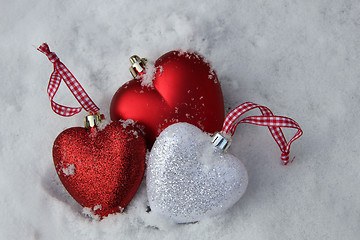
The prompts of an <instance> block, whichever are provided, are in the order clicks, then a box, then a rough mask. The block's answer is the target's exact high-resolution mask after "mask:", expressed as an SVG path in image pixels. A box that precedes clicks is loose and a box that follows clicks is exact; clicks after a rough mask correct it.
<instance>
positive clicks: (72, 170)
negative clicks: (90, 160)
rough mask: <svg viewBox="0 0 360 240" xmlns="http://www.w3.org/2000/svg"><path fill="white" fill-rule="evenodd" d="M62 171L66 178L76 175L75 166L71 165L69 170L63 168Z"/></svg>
mask: <svg viewBox="0 0 360 240" xmlns="http://www.w3.org/2000/svg"><path fill="white" fill-rule="evenodd" d="M62 171H63V173H64V174H65V175H66V176H73V175H74V174H75V165H74V164H70V165H69V166H68V167H67V168H63V169H62Z"/></svg>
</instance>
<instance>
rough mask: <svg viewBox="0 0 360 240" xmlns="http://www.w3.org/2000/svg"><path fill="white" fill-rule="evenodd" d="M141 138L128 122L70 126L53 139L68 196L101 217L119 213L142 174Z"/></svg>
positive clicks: (143, 150) (142, 153)
mask: <svg viewBox="0 0 360 240" xmlns="http://www.w3.org/2000/svg"><path fill="white" fill-rule="evenodd" d="M145 154H146V144H145V138H144V136H143V134H142V133H141V131H140V130H139V129H137V128H136V127H134V126H133V125H131V124H128V122H120V121H117V122H112V123H111V124H109V125H107V126H106V127H105V128H104V129H103V130H99V129H98V128H97V127H96V126H95V127H91V128H82V127H73V128H69V129H66V130H65V131H63V132H62V133H60V134H59V136H58V137H57V138H56V140H55V142H54V146H53V159H54V164H55V168H56V172H57V174H58V175H59V178H60V180H61V182H62V184H63V185H64V187H65V188H66V190H67V191H68V192H69V193H70V195H71V196H72V197H73V198H74V199H75V200H76V201H77V202H78V203H79V204H80V205H81V206H83V207H87V208H91V210H92V211H93V212H94V213H95V214H96V215H99V216H100V217H101V218H102V217H104V216H107V215H108V214H112V213H116V212H122V211H123V209H124V208H125V207H126V206H127V205H128V203H129V202H130V200H131V199H132V197H133V196H134V195H135V193H136V191H137V189H138V187H139V185H140V183H141V181H142V178H143V174H144V171H145Z"/></svg>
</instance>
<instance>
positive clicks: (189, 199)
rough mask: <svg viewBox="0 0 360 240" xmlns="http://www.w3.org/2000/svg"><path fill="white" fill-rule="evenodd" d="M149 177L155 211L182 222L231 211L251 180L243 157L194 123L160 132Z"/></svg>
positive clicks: (150, 193)
mask: <svg viewBox="0 0 360 240" xmlns="http://www.w3.org/2000/svg"><path fill="white" fill-rule="evenodd" d="M146 178H147V179H146V181H147V182H146V185H147V193H148V198H149V203H150V208H151V210H152V211H154V212H156V213H159V214H161V215H164V216H166V217H168V218H170V219H172V220H174V221H175V222H177V223H187V222H195V221H199V220H201V219H202V218H204V217H207V216H213V215H216V214H219V213H221V212H223V211H225V210H226V209H228V208H230V207H231V206H232V205H233V204H235V203H236V202H237V201H238V200H239V199H240V198H241V196H242V195H243V194H244V192H245V190H246V187H247V184H248V175H247V171H246V169H245V167H244V165H243V164H242V163H241V161H240V160H239V159H238V158H236V157H234V156H233V155H231V154H229V153H224V152H223V151H222V150H219V149H217V148H215V147H214V146H213V145H212V144H211V137H210V136H209V135H207V134H205V133H204V132H202V131H201V130H200V129H199V128H197V127H195V126H193V125H191V124H188V123H177V124H173V125H171V126H169V127H168V128H166V129H165V130H164V131H163V132H162V133H161V134H160V135H159V137H158V138H157V140H156V141H155V143H154V146H153V148H152V150H151V152H150V156H149V159H148V167H147V177H146Z"/></svg>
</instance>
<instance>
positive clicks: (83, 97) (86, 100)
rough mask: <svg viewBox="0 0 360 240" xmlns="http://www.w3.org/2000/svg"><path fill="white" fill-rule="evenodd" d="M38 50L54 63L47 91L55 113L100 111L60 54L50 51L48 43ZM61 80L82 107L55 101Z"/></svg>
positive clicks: (68, 114) (70, 113)
mask: <svg viewBox="0 0 360 240" xmlns="http://www.w3.org/2000/svg"><path fill="white" fill-rule="evenodd" d="M37 50H39V51H40V52H42V53H43V54H45V55H46V56H47V57H48V58H49V60H50V61H51V62H52V63H53V64H54V71H53V73H52V74H51V76H50V80H49V85H48V89H47V92H48V95H49V98H50V102H51V108H52V109H53V111H54V112H55V113H57V114H59V115H61V116H64V117H70V116H73V115H75V114H77V113H79V112H80V111H81V109H82V108H84V109H85V110H86V111H88V112H90V113H91V114H96V113H97V112H98V111H100V109H99V108H98V107H97V106H96V104H95V103H94V102H93V101H92V100H91V98H90V97H89V96H88V95H87V93H86V92H85V90H84V88H83V87H82V86H81V85H80V83H79V82H78V81H77V80H76V78H75V77H74V75H72V73H71V72H70V71H69V69H68V68H67V67H66V66H65V65H64V64H63V63H62V62H61V61H60V60H59V58H58V56H57V55H56V54H55V53H54V52H50V48H49V46H48V45H47V44H46V43H43V44H41V45H40V47H39V48H38V49H37ZM61 80H63V81H64V82H65V84H66V85H67V87H68V88H69V89H70V91H71V93H72V94H73V95H74V97H75V98H76V100H77V101H78V102H79V103H80V105H81V106H82V107H67V106H63V105H60V104H58V103H56V102H54V101H53V98H54V96H55V94H56V92H57V90H58V88H59V86H60V83H61Z"/></svg>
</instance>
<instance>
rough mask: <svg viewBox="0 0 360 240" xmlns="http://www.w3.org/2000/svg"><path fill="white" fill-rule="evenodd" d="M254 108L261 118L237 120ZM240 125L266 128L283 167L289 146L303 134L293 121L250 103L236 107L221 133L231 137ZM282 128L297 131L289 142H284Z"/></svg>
mask: <svg viewBox="0 0 360 240" xmlns="http://www.w3.org/2000/svg"><path fill="white" fill-rule="evenodd" d="M255 108H258V109H259V110H260V111H261V114H262V115H261V116H249V117H246V118H243V119H241V120H239V119H240V117H241V116H242V115H243V114H244V113H246V112H248V111H250V110H252V109H255ZM238 120H239V121H238ZM240 123H247V124H253V125H258V126H265V127H268V129H269V131H270V133H271V135H272V136H273V138H274V140H275V141H276V143H277V144H278V146H279V148H280V151H281V161H282V162H283V164H284V165H287V164H288V163H289V154H290V146H291V144H292V143H293V142H294V141H295V140H296V139H298V138H299V137H300V136H301V135H302V134H303V131H302V130H301V128H300V126H299V124H298V123H297V122H295V121H294V120H293V119H291V118H288V117H283V116H275V115H274V114H273V113H272V112H271V110H270V109H269V108H267V107H265V106H261V105H258V104H256V103H252V102H246V103H243V104H241V105H239V106H237V107H236V108H235V109H234V110H232V111H231V112H230V113H229V114H228V115H227V116H226V118H225V121H224V124H223V129H222V133H223V134H225V135H226V134H228V135H230V136H233V135H234V133H235V131H236V128H237V126H238V125H239V124H240ZM282 127H286V128H293V129H297V132H296V133H295V135H294V136H293V137H292V138H291V140H290V141H289V142H287V141H286V138H285V136H284V133H283V132H282V130H281V128H282ZM215 136H216V135H215ZM213 139H214V138H213ZM219 139H220V140H217V141H218V142H219V145H220V146H221V144H220V143H221V138H219ZM293 160H294V158H293V159H292V160H291V162H292V161H293Z"/></svg>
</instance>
